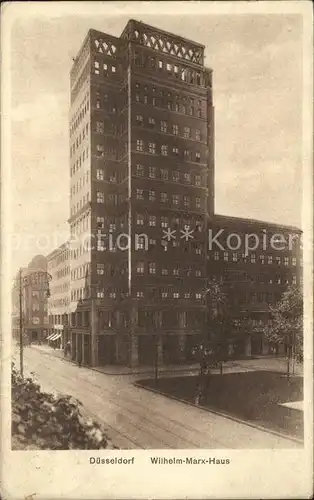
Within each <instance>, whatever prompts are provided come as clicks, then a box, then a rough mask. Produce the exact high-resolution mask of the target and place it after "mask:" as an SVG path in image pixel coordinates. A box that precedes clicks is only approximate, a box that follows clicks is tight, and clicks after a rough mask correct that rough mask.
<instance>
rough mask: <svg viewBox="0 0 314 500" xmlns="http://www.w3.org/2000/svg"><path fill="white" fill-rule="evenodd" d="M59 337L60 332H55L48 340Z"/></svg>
mask: <svg viewBox="0 0 314 500" xmlns="http://www.w3.org/2000/svg"><path fill="white" fill-rule="evenodd" d="M60 337H61V333H55V334H54V335H53V336H52V337H50V339H49V340H57V339H59V338H60Z"/></svg>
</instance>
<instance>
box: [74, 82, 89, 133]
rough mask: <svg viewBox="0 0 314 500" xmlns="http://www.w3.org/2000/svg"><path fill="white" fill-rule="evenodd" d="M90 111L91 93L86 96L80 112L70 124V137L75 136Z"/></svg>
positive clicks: (79, 109) (76, 113)
mask: <svg viewBox="0 0 314 500" xmlns="http://www.w3.org/2000/svg"><path fill="white" fill-rule="evenodd" d="M88 111H89V91H88V92H87V93H86V94H85V96H84V99H83V102H82V104H81V105H80V106H79V108H78V110H77V111H76V112H75V114H74V116H73V118H72V119H71V122H70V136H72V134H74V132H75V130H76V129H77V128H78V126H79V125H80V123H81V122H82V120H83V119H84V117H85V116H86V113H87V112H88Z"/></svg>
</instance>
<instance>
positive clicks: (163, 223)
mask: <svg viewBox="0 0 314 500" xmlns="http://www.w3.org/2000/svg"><path fill="white" fill-rule="evenodd" d="M164 194H166V193H164ZM160 225H161V227H168V217H161V218H160Z"/></svg>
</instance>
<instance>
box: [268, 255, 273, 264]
mask: <svg viewBox="0 0 314 500" xmlns="http://www.w3.org/2000/svg"><path fill="white" fill-rule="evenodd" d="M267 262H268V264H272V263H273V256H272V255H268V257H267Z"/></svg>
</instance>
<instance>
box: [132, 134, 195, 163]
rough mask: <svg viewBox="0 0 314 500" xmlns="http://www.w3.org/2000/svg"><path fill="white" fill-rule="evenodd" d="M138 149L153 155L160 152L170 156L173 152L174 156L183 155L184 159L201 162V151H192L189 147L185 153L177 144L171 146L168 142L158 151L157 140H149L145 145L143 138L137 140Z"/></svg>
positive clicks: (162, 154)
mask: <svg viewBox="0 0 314 500" xmlns="http://www.w3.org/2000/svg"><path fill="white" fill-rule="evenodd" d="M136 151H138V152H141V153H149V154H151V155H156V154H160V155H161V156H168V155H169V154H172V155H174V156H177V157H178V156H180V157H181V156H182V157H183V159H184V161H191V162H195V163H201V153H200V151H195V152H194V151H193V152H192V151H190V150H189V149H184V150H183V153H182V151H181V150H180V149H179V148H178V147H177V146H172V147H170V148H169V146H168V144H162V145H161V146H160V149H159V150H158V151H157V146H156V143H155V142H148V143H147V145H145V143H144V141H143V140H142V139H137V140H136Z"/></svg>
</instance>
